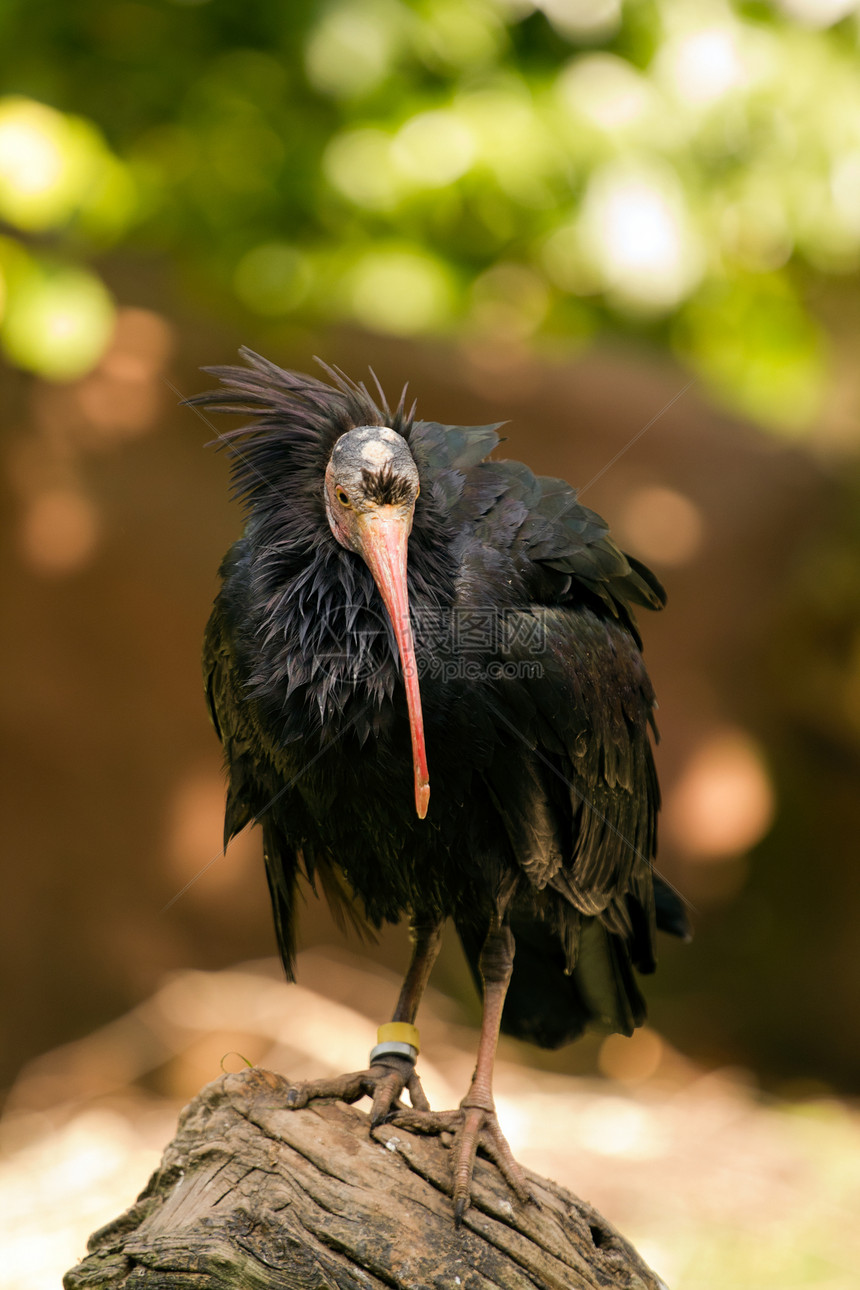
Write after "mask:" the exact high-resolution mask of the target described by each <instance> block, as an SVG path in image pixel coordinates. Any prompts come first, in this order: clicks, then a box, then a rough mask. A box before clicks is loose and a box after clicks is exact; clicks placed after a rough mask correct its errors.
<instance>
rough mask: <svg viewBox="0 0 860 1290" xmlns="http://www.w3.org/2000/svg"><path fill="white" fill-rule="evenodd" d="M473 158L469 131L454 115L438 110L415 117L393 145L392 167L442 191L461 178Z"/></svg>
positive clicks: (472, 141)
mask: <svg viewBox="0 0 860 1290" xmlns="http://www.w3.org/2000/svg"><path fill="white" fill-rule="evenodd" d="M474 156H475V140H474V137H473V135H472V132H471V130H470V129H469V127H468V126H467V125H466V123H465V122H464V121H462V120H461V119H460V117H459V116H457V114H456V113H455V112H450V111H447V110H445V109H443V108H440V109H439V110H438V111H435V112H422V113H420V114H419V115H418V116H414V117H412V118H411V120H409V121H407V122H406V124H405V125H404V126H403V127H402V128H401V129H400V130H399V131H398V133H397V135H396V137H395V139H394V143H393V146H392V157H393V159H394V162H395V164H396V165H397V166H398V167H399V168H400V169H401V170H402V171H403V173H404V174H405V175H408V176H409V177H410V178H411V179H415V180H418V181H419V182H420V183H422V184H424V185H426V186H427V187H428V188H441V187H442V186H444V185H445V184H451V183H453V182H454V181H455V180H456V179H459V178H460V176H461V175H464V174H465V173H466V171H467V170H468V169H469V167H470V166H471V164H472V161H473V159H474Z"/></svg>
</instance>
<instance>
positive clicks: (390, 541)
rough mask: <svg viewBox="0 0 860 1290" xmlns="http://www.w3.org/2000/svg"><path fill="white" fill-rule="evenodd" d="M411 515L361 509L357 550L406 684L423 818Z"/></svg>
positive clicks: (426, 776)
mask: <svg viewBox="0 0 860 1290" xmlns="http://www.w3.org/2000/svg"><path fill="white" fill-rule="evenodd" d="M411 527H412V526H411V524H410V522H409V517H408V516H405V515H404V514H403V512H402V511H401V510H399V509H396V508H395V507H393V506H381V507H380V508H379V509H378V510H375V511H370V512H367V511H366V512H364V514H362V515H360V516H358V517H357V523H356V526H355V528H356V536H357V538H358V544H359V545H358V550H359V553H360V555H361V557H362V559H363V560H364V562H365V564H366V565H367V567H368V568H369V569H370V572H371V573H372V574H373V580H374V582H375V583H376V585H377V587H378V588H379V594H380V595H381V596H382V599H383V601H384V602H385V608H386V609H387V610H388V616H389V618H390V619H391V625H392V627H393V628H394V636H395V639H396V640H397V648H398V650H399V651H400V666H401V668H402V669H403V681H404V683H405V685H406V703H407V706H408V708H409V731H410V734H411V736H412V766H413V769H414V772H415V809H416V811H417V812H418V818H419V819H421V820H423V819H424V817H425V815H426V814H427V806H428V804H429V802H430V772H429V771H428V769H427V750H426V748H425V746H424V718H423V716H422V714H421V691H420V689H419V687H418V668H417V666H416V663H415V644H414V641H413V639H412V624H411V622H410V621H409V593H408V591H407V588H406V551H407V546H408V542H409V531H410V529H411Z"/></svg>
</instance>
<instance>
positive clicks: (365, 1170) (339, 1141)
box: [63, 1069, 665, 1290]
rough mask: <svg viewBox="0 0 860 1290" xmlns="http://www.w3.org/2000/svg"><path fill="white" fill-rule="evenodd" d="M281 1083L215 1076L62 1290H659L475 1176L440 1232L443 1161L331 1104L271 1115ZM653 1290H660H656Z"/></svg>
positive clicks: (563, 1208)
mask: <svg viewBox="0 0 860 1290" xmlns="http://www.w3.org/2000/svg"><path fill="white" fill-rule="evenodd" d="M288 1087H289V1085H288V1083H287V1081H285V1080H284V1079H283V1078H282V1077H281V1076H278V1075H274V1074H272V1073H271V1072H269V1071H264V1070H259V1069H253V1070H248V1071H245V1072H243V1073H242V1074H239V1075H226V1076H224V1077H222V1078H221V1079H218V1080H216V1081H215V1082H214V1083H212V1084H209V1085H208V1086H207V1087H206V1088H204V1089H203V1090H202V1091H201V1092H200V1093H199V1094H198V1096H197V1097H196V1098H195V1099H194V1101H193V1102H191V1103H190V1105H189V1106H188V1107H186V1109H185V1111H184V1112H183V1113H182V1116H181V1117H180V1120H179V1126H178V1130H177V1134H176V1137H175V1138H174V1140H173V1141H172V1142H171V1143H170V1145H169V1146H168V1147H167V1149H166V1151H165V1153H164V1157H163V1160H162V1162H161V1166H160V1168H159V1169H158V1170H157V1171H156V1173H155V1174H154V1175H153V1177H152V1178H151V1180H150V1182H149V1185H148V1186H147V1188H146V1190H145V1191H144V1192H143V1193H142V1194H141V1196H140V1197H139V1199H138V1200H137V1202H136V1203H135V1204H134V1205H133V1206H132V1207H131V1209H129V1210H128V1211H127V1212H126V1213H125V1214H123V1215H122V1216H121V1217H120V1218H118V1219H116V1220H115V1221H114V1222H112V1223H109V1224H108V1225H107V1226H106V1227H103V1228H102V1229H101V1230H100V1231H98V1232H96V1233H95V1234H94V1235H93V1236H92V1237H91V1238H90V1241H89V1247H88V1248H89V1251H90V1253H89V1255H88V1257H87V1258H85V1259H84V1260H83V1261H82V1262H81V1263H79V1264H78V1266H77V1267H75V1268H73V1269H72V1270H71V1271H70V1272H68V1273H66V1276H65V1278H64V1282H63V1284H64V1286H65V1290H121V1288H123V1290H125V1288H127V1290H132V1287H134V1288H135V1290H191V1288H192V1287H193V1288H194V1290H228V1288H229V1290H377V1288H378V1290H382V1288H383V1287H389V1288H390V1287H395V1288H396V1290H427V1288H430V1287H432V1288H433V1290H437V1288H438V1290H442V1288H443V1287H445V1288H446V1290H447V1287H452V1288H454V1287H462V1290H484V1288H487V1290H489V1287H497V1288H503V1290H535V1287H536V1286H537V1287H540V1288H543V1287H546V1288H547V1290H597V1288H598V1287H599V1288H600V1290H608V1288H609V1287H612V1288H613V1290H614V1288H615V1287H623V1288H624V1290H661V1286H662V1283H661V1282H660V1281H659V1280H658V1278H657V1277H655V1275H654V1274H653V1273H652V1272H651V1271H650V1270H649V1269H648V1268H647V1267H646V1266H645V1264H644V1263H643V1262H642V1261H641V1259H640V1258H639V1256H638V1255H637V1254H636V1252H635V1250H633V1248H632V1247H631V1246H630V1245H629V1244H628V1243H627V1242H626V1241H625V1240H624V1239H623V1238H622V1237H621V1236H620V1235H619V1234H618V1233H617V1232H616V1231H615V1230H614V1229H613V1228H612V1227H611V1226H610V1225H609V1224H608V1223H607V1222H606V1220H605V1219H603V1218H602V1217H601V1216H600V1214H598V1213H597V1212H596V1210H594V1209H592V1208H591V1207H590V1206H589V1205H586V1204H584V1203H583V1202H582V1201H580V1200H577V1199H576V1198H575V1197H574V1196H572V1195H571V1194H570V1193H569V1192H566V1191H564V1190H563V1189H562V1188H560V1187H557V1186H556V1185H555V1184H554V1183H551V1182H549V1181H548V1180H546V1179H542V1178H538V1177H537V1176H535V1175H533V1174H530V1175H529V1182H530V1185H531V1186H532V1188H533V1190H534V1194H535V1196H536V1197H537V1199H538V1201H539V1206H538V1205H537V1204H528V1205H520V1204H518V1203H517V1202H516V1201H513V1203H512V1197H511V1194H510V1192H509V1190H508V1188H507V1186H506V1185H505V1183H504V1181H503V1180H502V1178H501V1176H500V1175H499V1173H498V1171H497V1170H496V1168H495V1166H494V1165H492V1164H490V1163H489V1162H488V1161H484V1160H479V1161H478V1162H477V1165H476V1169H475V1181H474V1186H473V1203H472V1206H471V1207H470V1208H469V1210H467V1212H466V1215H465V1217H464V1220H463V1224H462V1226H461V1227H460V1228H459V1229H456V1228H455V1227H454V1222H453V1211H452V1203H451V1199H450V1195H449V1192H450V1173H449V1164H448V1151H447V1150H446V1148H445V1147H444V1146H443V1144H442V1143H441V1142H439V1141H438V1140H436V1139H434V1138H426V1137H419V1136H416V1135H414V1134H409V1133H406V1132H405V1131H403V1130H400V1129H396V1128H393V1127H391V1126H390V1125H384V1126H382V1127H381V1128H378V1129H375V1130H373V1131H372V1132H371V1130H370V1128H369V1122H368V1117H367V1116H366V1115H365V1114H364V1113H363V1112H361V1111H359V1110H356V1109H355V1108H353V1107H347V1106H344V1105H342V1104H340V1103H315V1104H314V1105H312V1106H310V1107H308V1108H307V1109H305V1110H301V1111H288V1110H285V1109H284V1098H285V1094H286V1090H287V1088H288ZM663 1290H665V1288H663Z"/></svg>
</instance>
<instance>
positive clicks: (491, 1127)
mask: <svg viewBox="0 0 860 1290" xmlns="http://www.w3.org/2000/svg"><path fill="white" fill-rule="evenodd" d="M389 1123H391V1124H393V1125H394V1126H395V1127H396V1128H401V1129H410V1130H411V1131H412V1132H413V1133H436V1134H439V1136H440V1137H441V1139H442V1141H443V1142H444V1143H445V1144H446V1145H448V1146H450V1148H451V1153H452V1154H451V1170H452V1173H453V1175H454V1185H453V1197H454V1222H455V1224H456V1225H457V1227H459V1226H460V1223H461V1222H462V1220H463V1215H464V1214H465V1212H466V1210H467V1209H468V1208H469V1204H470V1202H471V1199H472V1174H473V1172H474V1169H475V1157H476V1155H477V1153H478V1151H481V1152H482V1153H483V1155H485V1156H487V1157H488V1159H490V1160H492V1162H493V1164H494V1165H496V1167H497V1168H498V1170H499V1172H500V1173H501V1175H502V1177H503V1178H504V1179H505V1182H506V1183H507V1184H508V1186H509V1187H510V1188H511V1190H512V1191H513V1192H514V1194H515V1195H516V1197H517V1199H518V1200H521V1201H523V1202H526V1201H533V1202H534V1203H535V1204H537V1203H538V1202H537V1199H536V1197H535V1196H534V1195H533V1193H532V1191H531V1190H530V1188H529V1185H528V1183H527V1182H526V1176H525V1174H524V1173H523V1170H522V1167H521V1166H520V1165H519V1164H517V1162H516V1160H515V1159H514V1155H513V1152H512V1151H511V1148H510V1146H509V1145H508V1140H507V1138H506V1137H505V1135H504V1134H503V1133H502V1130H501V1128H500V1127H499V1121H498V1117H497V1115H496V1108H495V1106H494V1105H493V1102H492V1099H491V1098H490V1099H486V1100H485V1099H483V1098H482V1099H481V1100H480V1101H478V1100H477V1099H475V1100H473V1099H472V1097H471V1095H470V1094H467V1095H466V1097H464V1098H463V1101H462V1102H461V1103H460V1108H459V1110H457V1111H435V1112H434V1111H427V1112H423V1113H421V1114H416V1113H415V1112H414V1111H409V1110H407V1109H405V1108H404V1109H403V1110H402V1111H401V1110H396V1111H395V1112H394V1113H393V1114H392V1115H391V1116H390V1117H389Z"/></svg>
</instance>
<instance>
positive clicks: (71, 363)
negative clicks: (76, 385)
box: [2, 268, 114, 381]
mask: <svg viewBox="0 0 860 1290" xmlns="http://www.w3.org/2000/svg"><path fill="white" fill-rule="evenodd" d="M113 325H114V308H113V302H112V300H111V298H110V296H109V295H108V292H107V289H106V288H105V287H104V286H103V284H102V283H101V281H100V280H99V279H98V278H96V277H94V276H93V274H91V273H88V272H87V271H86V270H84V269H78V268H61V269H45V270H43V269H40V268H34V270H33V271H32V272H30V273H28V274H27V277H26V279H25V280H24V281H22V282H20V283H19V284H18V285H17V288H16V291H15V292H14V294H12V295H11V296H10V299H9V305H8V309H7V312H6V317H5V318H4V320H3V329H2V342H3V347H4V349H5V350H6V353H7V354H8V356H9V357H10V358H11V359H12V361H13V362H14V363H17V364H18V365H19V366H21V367H23V368H26V369H27V370H28V371H31V372H36V373H38V374H39V375H40V376H44V377H47V378H48V379H49V380H57V381H68V380H73V379H74V378H75V377H78V376H81V375H83V373H84V372H87V371H89V370H90V368H91V367H93V366H94V364H95V363H96V362H97V361H98V360H99V358H100V357H101V355H102V353H103V352H104V349H105V346H106V345H107V343H108V340H109V339H110V335H111V331H112V329H113Z"/></svg>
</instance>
